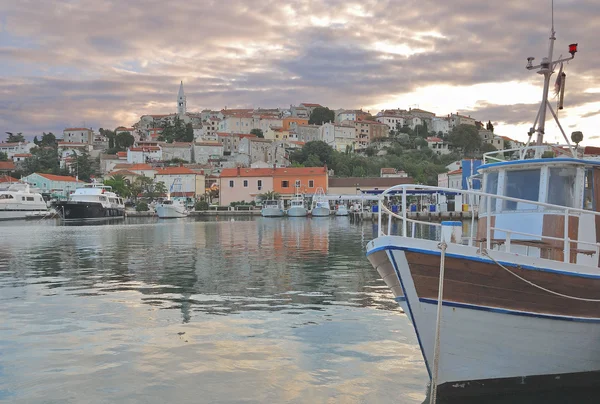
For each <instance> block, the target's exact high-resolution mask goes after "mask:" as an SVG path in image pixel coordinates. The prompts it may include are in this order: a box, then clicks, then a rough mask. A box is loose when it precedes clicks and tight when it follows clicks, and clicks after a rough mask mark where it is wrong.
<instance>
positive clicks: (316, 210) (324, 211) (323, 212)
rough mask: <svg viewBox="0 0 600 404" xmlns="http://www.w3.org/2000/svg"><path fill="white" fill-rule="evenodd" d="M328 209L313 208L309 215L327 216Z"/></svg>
mask: <svg viewBox="0 0 600 404" xmlns="http://www.w3.org/2000/svg"><path fill="white" fill-rule="evenodd" d="M329 213H330V210H329V209H328V208H313V210H312V211H311V215H312V216H314V217H323V216H329Z"/></svg>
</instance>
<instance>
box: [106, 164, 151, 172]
mask: <svg viewBox="0 0 600 404" xmlns="http://www.w3.org/2000/svg"><path fill="white" fill-rule="evenodd" d="M120 165H121V164H117V165H116V166H115V168H117V166H120ZM127 168H128V169H129V170H132V171H133V170H139V171H143V170H152V171H156V170H155V169H154V168H153V167H152V166H151V165H150V164H143V163H138V164H133V165H129V164H128V165H127Z"/></svg>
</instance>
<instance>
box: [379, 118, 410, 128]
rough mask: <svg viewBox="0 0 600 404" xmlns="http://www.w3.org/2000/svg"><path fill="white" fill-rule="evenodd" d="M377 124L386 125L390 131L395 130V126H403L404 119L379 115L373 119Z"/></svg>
mask: <svg viewBox="0 0 600 404" xmlns="http://www.w3.org/2000/svg"><path fill="white" fill-rule="evenodd" d="M375 120H376V121H377V122H380V123H383V124H386V125H387V126H388V128H390V130H396V128H397V125H400V127H403V126H404V118H403V117H401V116H397V115H381V116H378V117H376V118H375Z"/></svg>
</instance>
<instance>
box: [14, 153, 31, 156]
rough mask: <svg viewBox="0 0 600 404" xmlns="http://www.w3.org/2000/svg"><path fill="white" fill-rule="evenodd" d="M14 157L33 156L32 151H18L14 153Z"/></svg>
mask: <svg viewBox="0 0 600 404" xmlns="http://www.w3.org/2000/svg"><path fill="white" fill-rule="evenodd" d="M13 157H31V153H17V154H13Z"/></svg>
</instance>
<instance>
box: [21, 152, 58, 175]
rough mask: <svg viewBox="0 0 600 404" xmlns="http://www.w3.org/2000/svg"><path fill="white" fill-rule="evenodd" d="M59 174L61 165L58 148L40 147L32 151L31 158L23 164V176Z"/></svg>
mask: <svg viewBox="0 0 600 404" xmlns="http://www.w3.org/2000/svg"><path fill="white" fill-rule="evenodd" d="M35 172H39V173H47V174H59V173H60V164H59V155H58V148H57V147H56V146H54V147H53V146H38V147H34V148H33V149H31V157H28V158H26V159H25V161H24V163H23V173H22V174H23V175H25V176H26V175H29V174H31V173H35Z"/></svg>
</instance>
